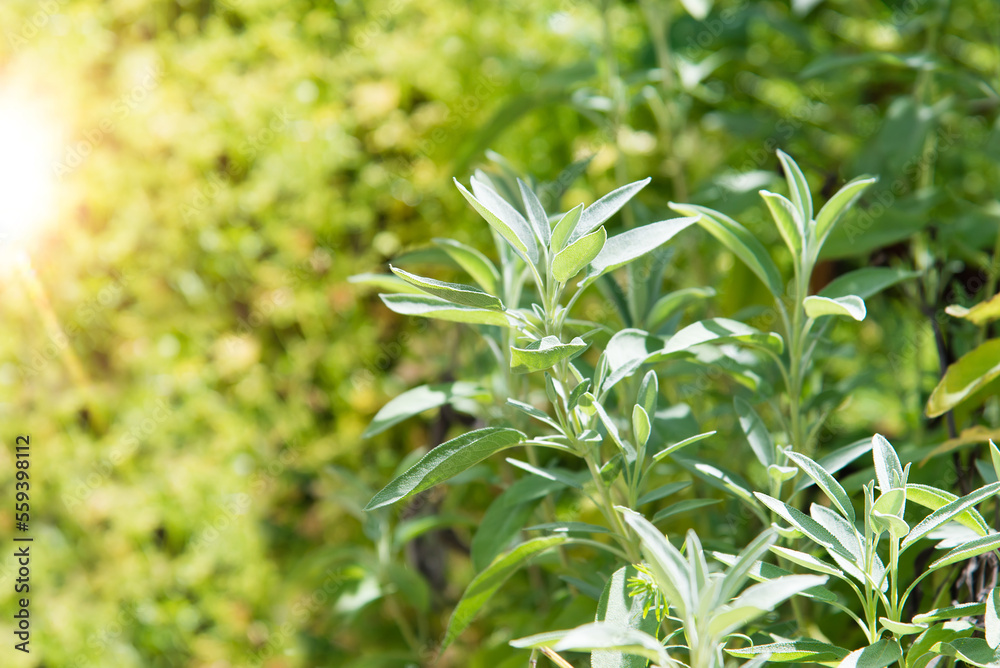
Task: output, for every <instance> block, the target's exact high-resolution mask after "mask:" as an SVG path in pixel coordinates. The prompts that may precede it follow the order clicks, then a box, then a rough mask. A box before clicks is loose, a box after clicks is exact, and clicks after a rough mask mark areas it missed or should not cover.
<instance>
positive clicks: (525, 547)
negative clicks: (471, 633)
mask: <svg viewBox="0 0 1000 668" xmlns="http://www.w3.org/2000/svg"><path fill="white" fill-rule="evenodd" d="M567 540H569V538H568V537H567V536H544V537H541V538H533V539H531V540H529V541H526V542H524V543H522V544H521V545H518V546H517V547H515V548H514V549H513V550H511V551H510V552H508V553H506V554H504V555H502V556H500V557H497V558H496V559H495V560H494V561H493V563H491V564H490V565H489V566H487V567H486V570H484V571H483V572H481V573H479V574H478V575H477V576H476V577H475V578H473V580H472V582H470V583H469V586H468V587H467V588H466V590H465V593H464V594H462V600H460V601H459V602H458V605H456V606H455V611H454V612H453V613H452V614H451V619H450V620H449V621H448V630H447V631H446V632H445V635H444V641H443V642H442V643H441V651H442V652H443V651H444V649H445V648H446V647H448V645H450V644H451V643H452V642H453V641H454V640H455V638H457V637H458V636H459V635H461V633H462V632H463V631H464V630H465V629H466V628H468V626H469V624H471V623H472V620H473V619H475V616H476V614H477V613H478V612H479V610H480V609H482V607H483V606H484V605H486V602H487V601H489V600H490V598H491V597H492V596H493V594H495V593H496V591H497V590H498V589H499V588H500V587H501V586H502V585H503V583H504V582H506V581H507V580H508V579H509V578H510V576H511V575H513V574H514V573H515V572H516V571H517V570H518V569H519V568H521V567H522V566H524V565H525V564H526V563H528V562H529V561H531V560H532V559H533V558H534V557H536V556H538V555H539V554H541V553H542V552H545V551H546V550H550V549H552V548H553V547H556V546H557V545H562V544H563V543H565V542H566V541H567Z"/></svg>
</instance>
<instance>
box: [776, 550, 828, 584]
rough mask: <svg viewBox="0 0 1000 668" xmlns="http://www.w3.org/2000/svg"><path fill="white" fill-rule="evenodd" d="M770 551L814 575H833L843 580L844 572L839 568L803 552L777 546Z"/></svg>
mask: <svg viewBox="0 0 1000 668" xmlns="http://www.w3.org/2000/svg"><path fill="white" fill-rule="evenodd" d="M771 551H772V552H774V553H775V554H776V555H778V556H779V557H784V558H785V559H787V560H788V561H790V562H792V563H793V564H798V565H799V566H802V567H803V568H808V569H809V570H811V571H814V572H816V573H823V574H824V575H833V576H836V577H838V578H842V579H843V578H844V572H843V571H842V570H840V569H839V568H835V567H833V566H831V565H830V564H828V563H826V562H825V561H820V560H819V559H817V558H816V557H814V556H812V555H811V554H806V553H805V552H799V551H798V550H792V549H790V548H787V547H779V546H778V545H772V546H771Z"/></svg>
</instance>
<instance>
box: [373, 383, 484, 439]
mask: <svg viewBox="0 0 1000 668" xmlns="http://www.w3.org/2000/svg"><path fill="white" fill-rule="evenodd" d="M487 396H489V393H488V392H487V391H486V390H484V389H483V388H482V387H480V386H479V385H476V384H475V383H467V382H463V381H459V382H457V383H440V384H437V385H421V386H420V387H415V388H413V389H412V390H407V391H406V392H403V393H402V394H400V395H399V396H397V397H395V398H394V399H392V400H391V401H390V402H389V403H387V404H386V405H385V406H383V407H382V409H381V410H380V411H379V412H378V413H376V414H375V417H374V418H372V421H371V424H369V425H368V428H367V429H365V432H364V433H363V434H362V435H361V438H369V437H371V436H374V435H375V434H379V433H381V432H383V431H385V430H386V429H388V428H389V427H392V426H393V425H395V424H398V423H400V422H402V421H403V420H406V419H407V418H410V417H413V416H414V415H418V414H420V413H423V412H424V411H426V410H430V409H431V408H437V407H438V406H444V405H445V404H450V403H451V402H452V400H453V399H456V398H461V399H473V398H477V397H480V398H485V397H487Z"/></svg>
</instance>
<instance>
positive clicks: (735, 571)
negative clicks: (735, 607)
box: [719, 529, 777, 601]
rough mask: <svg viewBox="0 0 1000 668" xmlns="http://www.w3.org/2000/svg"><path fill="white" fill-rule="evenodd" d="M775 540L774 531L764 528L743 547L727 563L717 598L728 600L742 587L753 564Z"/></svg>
mask: <svg viewBox="0 0 1000 668" xmlns="http://www.w3.org/2000/svg"><path fill="white" fill-rule="evenodd" d="M776 540H777V536H776V535H775V533H774V531H773V530H771V529H765V530H764V531H762V532H761V533H760V535H758V536H757V537H756V538H754V539H753V540H752V541H750V544H749V545H747V546H746V547H745V548H743V550H742V551H741V552H740V553H739V555H737V556H736V557H735V558H734V560H733V561H732V563H729V564H727V565H728V566H729V568H727V569H726V574H725V575H724V576H723V578H722V583H721V584H720V585H719V600H722V601H728V600H729V599H731V598H732V597H733V596H735V595H736V594H737V592H739V591H740V590H741V589H742V588H743V585H744V584H745V583H746V581H747V579H748V578H749V577H750V575H751V572H752V571H753V570H754V567H755V565H757V564H759V563H760V558H761V557H762V556H764V553H765V552H767V550H768V548H770V547H771V546H772V545H774V541H776Z"/></svg>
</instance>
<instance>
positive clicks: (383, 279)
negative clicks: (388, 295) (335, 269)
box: [347, 274, 426, 295]
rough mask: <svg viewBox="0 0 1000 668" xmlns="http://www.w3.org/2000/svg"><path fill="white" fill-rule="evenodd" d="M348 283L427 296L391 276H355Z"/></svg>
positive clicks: (350, 277) (348, 279) (416, 288)
mask: <svg viewBox="0 0 1000 668" xmlns="http://www.w3.org/2000/svg"><path fill="white" fill-rule="evenodd" d="M347 282H348V283H354V284H356V285H370V286H372V287H376V288H378V289H379V290H394V291H396V292H400V293H404V294H409V295H423V294H426V293H424V291H423V290H421V289H420V288H418V287H415V286H413V285H410V284H409V283H407V282H406V281H404V280H403V279H401V278H399V277H398V276H393V275H391V274H355V275H353V276H348V278H347Z"/></svg>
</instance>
